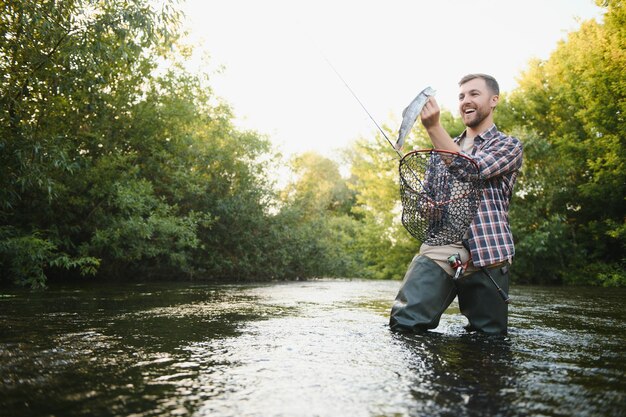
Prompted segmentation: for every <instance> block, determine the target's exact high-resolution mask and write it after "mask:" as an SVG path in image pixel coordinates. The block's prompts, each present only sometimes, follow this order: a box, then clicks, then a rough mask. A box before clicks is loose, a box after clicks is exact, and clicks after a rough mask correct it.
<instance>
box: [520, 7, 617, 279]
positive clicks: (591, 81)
mask: <svg viewBox="0 0 626 417" xmlns="http://www.w3.org/2000/svg"><path fill="white" fill-rule="evenodd" d="M604 5H605V6H606V7H607V12H606V14H605V16H604V23H603V24H600V23H597V22H596V21H593V20H592V21H588V22H584V23H583V24H582V25H581V27H580V29H579V30H578V31H576V32H572V33H570V34H569V36H568V39H567V40H566V41H562V42H560V43H559V45H558V47H557V49H556V50H555V51H554V53H553V54H552V55H551V56H550V58H549V59H548V60H546V61H539V60H535V61H532V62H531V63H530V65H529V69H528V70H527V71H526V72H524V73H523V74H522V77H521V78H520V82H519V87H518V88H517V89H516V90H515V91H514V92H513V93H512V94H511V96H510V103H509V104H508V105H509V106H510V107H509V112H510V115H509V118H510V117H511V115H512V116H513V119H514V120H515V123H516V124H517V126H524V128H525V129H527V131H529V135H530V136H531V139H530V142H529V145H530V146H529V147H528V151H529V152H527V155H526V156H525V168H524V171H523V172H524V176H523V177H522V178H521V180H520V182H521V189H520V191H519V192H518V194H519V195H520V197H521V200H522V201H521V204H520V205H519V210H517V209H516V215H519V214H520V211H521V210H522V208H527V207H528V206H529V205H530V206H536V203H535V201H542V202H543V204H544V205H545V207H546V210H545V211H544V212H543V213H541V212H537V211H534V210H533V212H535V213H536V216H534V217H533V218H527V223H526V224H525V225H524V227H523V228H520V229H521V230H524V232H523V233H521V234H520V236H519V240H520V241H521V245H522V246H523V247H524V246H526V247H527V248H528V249H530V248H533V247H534V248H541V249H540V250H543V251H544V252H546V253H547V252H548V251H550V252H555V253H557V255H555V256H557V257H558V258H560V259H564V260H566V261H565V263H563V264H562V265H561V267H560V271H561V272H560V273H554V271H552V270H553V266H552V265H548V262H545V265H544V266H543V267H539V270H538V271H535V272H534V274H536V275H539V276H540V277H537V276H536V275H535V276H526V277H523V279H524V280H527V281H532V282H536V281H543V280H544V278H541V276H544V277H545V276H551V277H552V278H549V279H548V280H550V281H551V280H557V281H559V280H565V281H570V282H585V283H604V284H607V285H610V284H617V283H620V282H621V283H622V284H624V283H626V276H625V274H624V273H623V270H624V266H625V257H624V255H623V254H624V249H625V248H626V235H625V234H624V232H625V230H626V228H625V227H626V226H625V218H624V195H626V169H625V168H626V166H625V162H624V161H625V160H626V146H625V143H626V142H625V139H624V132H626V122H625V119H624V117H623V114H624V112H625V111H626V81H625V80H626V78H625V77H624V75H625V73H624V68H626V54H625V53H624V51H625V50H626V30H625V29H624V24H623V23H624V21H625V19H626V5H625V4H624V3H622V2H621V1H607V2H604ZM535 147H537V148H535ZM535 149H540V152H536V151H535ZM526 178H527V179H526ZM514 207H515V206H514ZM513 218H515V217H513ZM557 243H558V244H557ZM531 253H533V252H532V251H531ZM520 256H526V255H524V254H523V252H520ZM539 265H541V264H539ZM572 266H573V268H572ZM550 271H552V272H550Z"/></svg>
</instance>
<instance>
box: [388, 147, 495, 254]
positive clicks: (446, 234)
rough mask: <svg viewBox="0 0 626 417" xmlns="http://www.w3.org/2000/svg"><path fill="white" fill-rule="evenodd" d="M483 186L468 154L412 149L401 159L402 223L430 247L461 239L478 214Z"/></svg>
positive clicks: (482, 181) (474, 163) (475, 165)
mask: <svg viewBox="0 0 626 417" xmlns="http://www.w3.org/2000/svg"><path fill="white" fill-rule="evenodd" d="M483 186H484V180H483V179H482V178H481V176H480V171H479V168H478V165H477V164H476V162H474V161H473V160H472V159H471V158H469V157H467V156H464V155H462V154H459V153H455V152H448V151H442V150H437V149H426V150H417V151H413V152H409V153H408V154H406V155H405V156H404V157H403V158H402V160H401V161H400V198H401V201H402V224H403V225H404V227H405V228H406V230H407V231H408V232H409V233H410V234H411V235H412V236H413V237H415V238H416V239H417V240H419V241H420V242H422V243H426V244H428V245H431V246H441V245H446V244H449V243H453V242H459V241H460V240H461V239H462V238H463V235H464V234H465V232H466V231H467V230H468V229H469V226H470V224H471V223H472V221H473V220H474V217H475V216H476V212H477V211H478V206H479V204H480V200H481V197H482V192H483Z"/></svg>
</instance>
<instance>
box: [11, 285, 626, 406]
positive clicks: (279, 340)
mask: <svg viewBox="0 0 626 417" xmlns="http://www.w3.org/2000/svg"><path fill="white" fill-rule="evenodd" d="M399 286H400V282H399V281H366V280H313V281H299V282H287V283H271V284H241V285H239V284H237V285H234V284H233V285H214V284H202V283H193V284H190V283H143V284H142V283H129V284H124V285H120V284H98V283H91V284H83V285H80V286H79V285H65V286H52V287H51V288H49V289H48V290H46V291H40V292H36V291H29V290H24V289H6V288H5V289H2V290H0V415H1V416H7V417H8V416H11V417H19V416H132V417H140V416H226V417H227V416H237V417H242V416H260V417H261V416H262V417H268V416H338V417H343V416H345V417H359V416H368V417H369V416H372V417H374V416H381V417H382V416H390V417H391V416H393V417H400V416H455V417H456V416H578V417H584V416H626V394H625V392H626V382H625V376H626V357H625V346H626V332H625V330H626V329H625V319H626V309H625V308H624V301H625V300H626V290H625V289H602V288H545V287H522V286H513V287H512V289H511V297H512V304H511V306H510V310H509V312H510V315H509V334H508V335H507V336H506V337H502V336H498V337H493V336H491V337H489V336H483V335H476V334H467V333H466V332H465V331H464V330H463V325H465V324H466V321H465V318H464V317H463V316H461V315H460V313H459V310H458V304H456V302H454V303H453V304H452V305H451V307H450V308H449V309H448V310H447V311H446V314H444V316H443V317H442V320H441V324H440V326H439V328H437V329H436V331H433V332H430V333H429V334H427V335H407V334H396V333H394V332H391V331H390V330H389V327H388V313H389V309H390V307H391V304H392V302H393V299H394V297H395V294H396V292H397V290H398V288H399Z"/></svg>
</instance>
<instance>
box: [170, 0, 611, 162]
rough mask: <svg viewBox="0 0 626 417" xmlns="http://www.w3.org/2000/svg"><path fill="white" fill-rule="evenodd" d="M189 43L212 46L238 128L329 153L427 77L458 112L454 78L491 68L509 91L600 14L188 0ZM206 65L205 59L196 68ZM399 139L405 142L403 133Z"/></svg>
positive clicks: (366, 130)
mask: <svg viewBox="0 0 626 417" xmlns="http://www.w3.org/2000/svg"><path fill="white" fill-rule="evenodd" d="M181 5H182V8H183V10H184V12H185V14H186V28H187V30H188V32H189V42H190V43H192V44H195V45H196V55H197V56H200V55H201V54H203V53H204V54H208V55H210V60H209V63H210V67H211V68H209V70H210V71H212V70H216V69H218V68H220V67H223V71H222V72H221V73H219V74H214V76H213V78H212V79H211V82H210V84H211V86H212V88H213V89H214V91H215V93H216V94H217V95H219V96H221V97H223V98H224V99H225V100H226V101H227V102H228V103H230V105H231V106H232V107H233V109H234V112H235V116H236V119H235V121H236V123H237V125H238V126H239V127H242V128H246V129H254V130H257V131H259V132H260V133H262V134H266V135H267V136H268V137H269V138H270V139H271V140H272V142H273V143H274V144H276V147H277V149H279V150H281V151H283V152H284V154H285V155H286V156H289V155H291V154H294V153H301V152H304V151H308V150H314V151H317V152H319V153H321V154H323V155H325V156H328V157H333V156H334V155H335V151H336V150H337V149H338V148H344V147H346V146H347V145H348V144H349V143H350V142H351V141H353V140H354V139H356V138H357V137H359V136H373V135H374V133H375V131H376V130H377V129H376V126H375V125H374V124H373V123H372V121H371V120H370V119H369V117H368V116H367V114H366V113H365V112H364V111H363V109H362V108H361V107H360V105H359V104H358V102H357V101H356V100H355V99H354V98H353V97H352V96H351V95H350V92H349V91H348V89H347V88H346V87H345V86H344V85H343V83H342V81H341V80H340V79H339V78H338V77H337V75H336V74H335V73H334V72H333V70H332V68H331V66H330V65H329V64H328V63H327V61H326V59H327V60H328V61H330V62H331V63H332V65H333V66H334V67H335V68H336V69H337V70H338V71H339V72H340V73H341V75H342V76H343V78H344V79H345V80H346V82H347V83H348V84H349V85H350V87H351V88H352V89H353V90H354V92H355V93H356V94H357V95H358V97H359V98H360V99H361V101H362V102H363V104H364V105H365V106H366V107H367V109H368V110H369V112H370V113H371V114H372V116H373V117H374V118H375V119H376V120H377V121H378V123H380V124H386V125H387V126H388V127H389V128H390V129H391V130H392V131H394V132H397V129H398V127H399V122H400V120H401V112H402V110H403V109H404V107H406V105H407V104H408V103H409V102H410V101H411V100H412V99H413V97H414V96H415V95H416V94H417V93H418V92H419V91H420V90H421V89H423V88H424V87H426V86H427V85H430V86H432V87H433V88H435V89H436V90H437V92H438V93H437V100H438V102H439V103H440V104H441V105H443V106H444V107H445V108H447V109H448V110H450V111H452V112H453V113H455V114H456V95H457V82H458V80H459V79H460V78H461V77H462V76H463V75H465V74H466V73H470V72H485V73H489V74H492V75H493V76H495V77H496V78H497V79H498V81H499V82H500V86H501V90H502V91H504V92H507V91H511V90H513V89H514V88H515V86H516V78H517V77H518V76H519V74H520V73H521V71H523V70H524V69H525V68H526V67H527V64H528V61H529V60H530V59H532V58H540V59H546V58H548V57H549V55H550V53H551V52H552V51H553V50H554V49H555V48H556V46H557V42H558V41H559V40H560V39H565V38H566V37H567V33H568V32H570V31H573V30H576V29H577V28H578V27H579V24H580V21H582V20H586V19H591V18H596V19H598V20H599V19H600V18H601V16H602V9H601V8H599V7H597V6H596V5H595V2H594V1H593V0H551V1H544V0H528V1H524V2H521V1H512V0H505V1H495V0H476V1H472V2H466V1H456V0H443V1H421V0H412V1H411V0H389V1H384V2H383V1H372V0H365V1H364V0H342V1H336V0H316V1H307V2H299V1H295V2H294V1H287V0H266V1H255V0H228V1H227V0H211V1H207V0H187V1H186V2H183V3H182V4H181ZM205 69H206V68H205ZM408 145H409V146H410V145H411V143H410V140H409V143H408Z"/></svg>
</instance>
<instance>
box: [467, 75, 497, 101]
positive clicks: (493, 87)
mask: <svg viewBox="0 0 626 417" xmlns="http://www.w3.org/2000/svg"><path fill="white" fill-rule="evenodd" d="M476 78H481V79H483V80H485V83H486V84H487V88H488V89H489V90H490V91H491V92H492V93H493V94H494V95H496V96H498V95H500V86H499V85H498V82H497V81H496V79H495V78H493V77H492V76H491V75H487V74H467V75H466V76H465V77H463V78H461V81H459V87H460V86H462V85H463V84H465V83H466V82H468V81H471V80H473V79H476Z"/></svg>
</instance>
